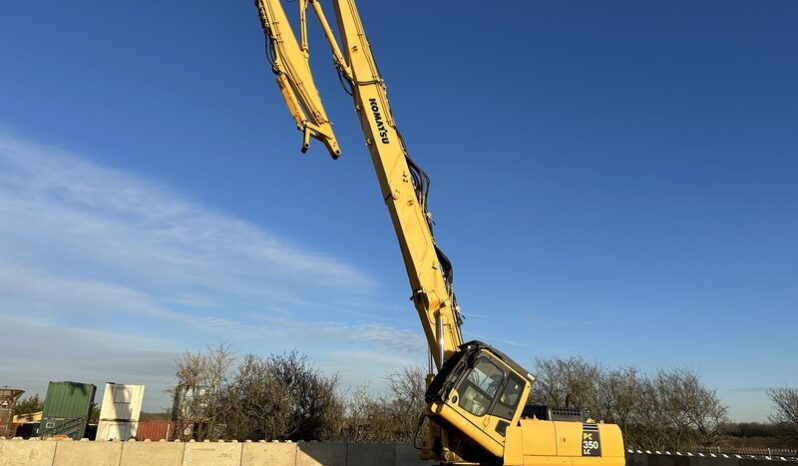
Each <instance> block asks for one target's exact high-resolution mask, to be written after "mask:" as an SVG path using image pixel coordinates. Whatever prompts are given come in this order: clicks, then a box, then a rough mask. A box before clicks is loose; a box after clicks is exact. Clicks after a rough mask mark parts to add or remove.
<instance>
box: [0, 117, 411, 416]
mask: <svg viewBox="0 0 798 466" xmlns="http://www.w3.org/2000/svg"><path fill="white" fill-rule="evenodd" d="M378 288H379V284H378V283H375V282H374V280H373V279H372V278H371V277H370V275H369V274H368V273H367V272H365V271H363V270H361V269H360V268H358V267H357V266H356V265H353V264H350V263H347V262H346V261H345V260H343V259H341V258H337V257H335V256H333V255H331V254H328V253H325V252H323V251H314V250H312V249H311V248H309V247H307V246H305V245H302V244H298V243H296V242H294V241H289V240H286V239H285V238H283V237H281V236H280V235H279V234H277V233H275V232H273V231H270V230H269V229H267V228H265V227H263V226H260V225H255V224H253V223H251V222H248V221H246V220H242V219H240V218H236V217H233V216H231V215H228V214H225V213H223V212H219V211H217V210H215V209H211V208H208V207H206V206H204V205H202V204H200V203H198V202H196V201H194V200H192V199H191V198H190V197H189V196H187V195H186V194H183V193H180V192H177V191H175V190H173V189H171V188H170V187H169V186H167V185H166V184H165V183H162V182H159V181H156V180H153V179H149V178H146V177H143V176H140V175H136V174H131V173H126V172H123V171H120V170H115V169H111V168H106V167H101V166H99V165H96V164H94V163H91V162H89V161H88V160H86V159H85V158H82V157H80V156H77V155H75V154H71V153H69V152H67V151H64V150H61V149H58V148H53V147H48V146H43V145H40V144H35V143H31V142H28V141H23V140H20V139H18V138H15V137H12V136H9V135H3V134H2V133H0V322H2V323H1V324H0V328H3V329H4V330H5V329H8V328H12V327H7V325H8V326H13V328H14V331H13V332H11V333H12V334H13V335H12V337H10V338H9V339H5V340H4V347H6V348H14V349H15V350H14V351H12V354H11V356H10V357H7V358H6V360H5V361H4V362H2V363H0V381H1V382H2V383H9V384H22V385H23V387H22V388H25V387H26V386H29V387H36V388H35V390H36V391H41V390H42V389H43V388H42V387H43V386H46V381H48V380H56V379H81V378H83V379H85V380H86V381H100V382H103V381H107V380H115V381H124V382H129V383H151V384H152V385H153V388H154V390H153V389H151V388H150V387H148V389H147V393H148V394H147V395H146V397H145V404H147V406H148V408H149V409H152V408H153V406H154V405H158V406H155V407H156V408H157V407H159V406H160V405H162V404H163V403H166V402H168V400H166V399H165V398H164V397H163V395H162V393H161V395H159V392H161V391H162V389H163V387H165V386H167V385H168V384H170V383H172V382H171V379H172V371H173V369H172V365H173V361H174V356H175V354H177V353H179V352H180V351H182V350H183V349H187V348H188V349H194V348H201V347H203V346H204V345H205V344H206V343H213V342H214V341H216V340H219V339H221V340H226V341H230V342H232V343H233V345H234V349H235V350H236V351H239V352H257V353H261V354H268V353H270V352H282V351H284V350H286V349H291V348H297V349H299V350H301V351H303V352H305V353H307V354H309V355H310V356H311V358H313V359H317V360H327V361H328V362H329V363H330V364H341V363H344V361H342V360H341V357H342V355H346V354H349V355H360V357H358V358H356V359H357V361H358V363H357V365H355V366H351V367H349V368H347V372H346V373H347V374H350V375H351V376H352V377H353V378H355V379H357V378H361V379H362V378H364V377H366V378H367V377H378V376H382V375H384V374H385V367H384V363H385V361H384V360H382V359H379V358H376V359H375V358H367V357H363V355H366V354H369V353H374V354H376V353H383V354H388V355H390V354H394V355H397V354H401V355H402V357H401V358H389V359H391V360H396V361H399V360H401V361H405V358H410V359H412V358H418V359H420V360H422V361H423V360H424V357H425V356H424V353H425V346H426V345H425V342H424V339H423V337H422V335H421V332H420V331H417V330H416V323H415V322H414V321H413V316H414V315H415V313H414V312H412V309H410V308H408V309H407V311H408V313H407V317H408V318H407V320H403V319H401V318H399V319H396V320H390V319H388V318H382V319H379V318H375V319H374V320H373V321H372V320H370V319H371V316H373V315H376V316H387V315H391V313H390V312H388V310H391V311H393V310H394V309H393V308H394V307H395V304H394V303H386V304H383V303H381V302H380V300H378V299H376V298H375V294H376V291H377V290H378ZM394 314H395V313H394ZM364 319H366V320H364ZM410 322H413V323H412V324H410ZM409 325H412V327H413V329H412V331H411V330H408V329H406V327H409ZM6 333H8V332H6ZM4 338H5V337H4ZM335 352H337V353H335ZM334 354H337V356H334ZM328 355H331V356H328ZM331 369H333V370H330V372H335V370H334V367H333V368H331ZM25 384H27V385H25ZM153 396H154V397H155V398H152V397H153ZM148 399H149V401H146V400H148Z"/></svg>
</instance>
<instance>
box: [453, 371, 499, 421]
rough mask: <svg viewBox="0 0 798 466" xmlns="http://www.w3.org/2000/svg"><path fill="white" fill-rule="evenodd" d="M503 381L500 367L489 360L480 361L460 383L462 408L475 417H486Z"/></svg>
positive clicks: (460, 403) (459, 390)
mask: <svg viewBox="0 0 798 466" xmlns="http://www.w3.org/2000/svg"><path fill="white" fill-rule="evenodd" d="M503 381H504V372H502V370H501V369H500V368H499V367H498V366H496V365H495V364H493V363H492V362H490V361H489V360H487V359H484V358H482V359H480V360H479V361H478V362H477V363H476V364H475V365H474V368H473V369H471V372H469V373H468V376H466V378H465V379H463V381H462V382H461V383H460V387H459V388H458V392H460V400H459V405H460V407H461V408H463V409H465V410H466V411H468V412H470V413H471V414H474V415H475V416H482V415H484V414H485V413H487V412H488V409H490V405H491V402H492V401H493V399H494V398H495V397H496V395H497V393H498V392H499V389H500V388H501V385H502V382H503Z"/></svg>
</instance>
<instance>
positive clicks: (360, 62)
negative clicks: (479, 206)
mask: <svg viewBox="0 0 798 466" xmlns="http://www.w3.org/2000/svg"><path fill="white" fill-rule="evenodd" d="M298 3H299V9H300V29H301V43H298V42H297V41H296V37H295V36H294V33H293V31H292V28H291V25H290V24H289V23H288V21H287V19H286V15H285V12H284V11H283V8H282V5H281V3H280V1H279V0H257V1H256V5H257V6H258V11H259V12H260V18H261V23H262V25H263V28H264V31H265V33H266V37H267V41H268V44H267V49H268V50H269V51H270V53H271V55H270V58H271V60H272V68H273V70H274V72H275V73H276V74H277V83H278V85H279V87H280V90H281V92H282V93H283V97H284V98H285V100H286V103H287V104H288V109H289V111H290V112H291V114H292V115H293V117H294V120H295V121H296V123H297V126H298V127H299V129H300V130H302V131H303V134H304V140H303V144H302V147H303V151H304V150H306V149H307V147H308V142H309V140H308V138H309V137H312V138H315V139H318V140H319V141H321V142H322V143H324V144H325V146H327V149H328V151H330V153H331V155H332V156H333V157H334V158H337V156H338V155H339V154H340V149H339V148H338V144H337V142H336V139H335V136H334V135H333V132H332V126H331V124H330V122H329V120H328V119H327V116H326V112H325V111H324V107H323V105H322V102H321V99H320V98H319V93H318V90H317V89H316V87H315V85H314V83H313V77H312V75H311V73H310V68H309V66H308V56H309V50H308V46H307V39H306V37H307V34H306V32H305V31H306V24H307V20H306V10H307V6H308V5H310V6H312V8H313V11H314V13H315V14H316V16H317V17H318V19H319V22H320V23H321V26H322V29H323V31H324V34H325V37H326V38H327V40H328V42H329V43H330V47H331V49H332V54H333V61H334V63H335V66H336V68H337V70H338V72H339V76H340V77H341V79H342V80H343V81H344V82H345V84H346V85H347V86H348V87H349V90H350V92H351V94H352V98H353V100H354V104H355V109H356V111H357V114H358V116H359V118H360V124H361V126H362V128H363V133H364V135H365V137H366V144H367V145H368V149H369V153H370V154H371V160H372V162H373V164H374V169H375V170H376V173H377V179H378V180H379V183H380V189H381V191H382V197H383V200H384V201H385V204H386V206H387V207H388V211H389V212H390V215H391V220H392V222H393V226H394V230H395V231H396V235H397V238H398V240H399V247H400V249H401V251H402V258H403V260H404V264H405V268H406V269H407V276H408V279H409V281H410V287H411V289H412V297H411V299H412V300H413V303H414V304H415V307H416V310H417V311H418V315H419V317H420V319H421V325H422V327H423V329H424V334H425V336H426V338H427V342H428V344H429V349H430V352H431V354H432V357H433V359H434V361H435V365H436V367H437V368H439V369H440V368H441V367H442V366H443V363H444V361H445V360H446V359H448V358H449V357H450V356H451V355H452V354H454V352H456V351H457V350H458V348H459V347H460V345H462V343H463V338H462V336H461V334H460V324H461V323H462V318H461V316H460V311H459V308H458V307H457V301H456V298H455V295H454V290H453V289H452V268H451V264H450V263H449V260H448V259H447V258H446V256H445V255H444V254H443V252H442V251H441V250H440V248H438V246H437V245H436V243H435V238H434V236H433V233H432V217H431V215H430V213H429V211H428V210H427V205H426V200H427V190H428V188H429V178H428V177H427V175H426V174H425V173H424V172H423V171H422V170H421V169H420V168H419V167H418V166H417V165H416V164H415V163H414V162H413V161H412V160H411V159H410V157H409V155H408V153H407V149H406V147H405V144H404V141H403V140H402V138H401V135H400V133H399V130H398V129H397V127H396V123H395V120H394V118H393V114H392V113H391V106H390V103H389V102H388V96H387V93H386V88H385V81H383V79H382V77H381V76H380V73H379V70H378V69H377V64H376V62H375V61H374V56H373V55H372V53H371V47H370V46H369V43H368V40H367V39H366V35H365V33H364V32H363V25H362V24H361V22H360V17H359V15H358V12H357V9H356V7H355V4H354V2H352V1H351V0H338V1H335V2H334V7H335V13H336V17H337V19H338V30H339V32H340V34H341V37H342V39H343V46H342V47H341V46H339V45H338V42H337V40H336V38H335V35H334V33H333V31H332V29H331V27H330V25H329V23H328V22H327V19H326V17H325V15H324V12H323V10H322V8H321V5H320V4H319V2H318V1H316V0H299V2H298ZM309 120H310V121H309Z"/></svg>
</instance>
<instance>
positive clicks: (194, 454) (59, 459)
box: [0, 439, 796, 466]
mask: <svg viewBox="0 0 798 466" xmlns="http://www.w3.org/2000/svg"><path fill="white" fill-rule="evenodd" d="M773 460H776V461H779V462H782V461H784V460H781V458H778V457H773ZM790 463H791V464H796V462H795V461H791V462H790ZM432 464H433V463H431V462H428V461H421V460H419V459H418V453H417V452H416V450H415V449H414V448H413V446H412V445H404V444H390V443H386V444H381V443H348V444H347V443H336V442H298V443H294V442H244V443H238V442H188V443H181V442H166V441H160V442H150V441H143V442H136V441H127V442H113V441H111V442H103V441H100V442H89V441H85V440H81V441H74V440H59V441H56V440H19V439H14V440H3V439H0V466H150V465H152V466H264V465H268V466H430V465H432ZM626 466H775V465H774V463H773V461H769V460H766V459H753V458H750V457H748V458H746V457H738V456H735V455H704V456H697V455H696V456H688V455H678V454H675V455H670V454H657V453H648V452H629V453H628V454H627V455H626Z"/></svg>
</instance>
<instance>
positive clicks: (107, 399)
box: [100, 382, 144, 421]
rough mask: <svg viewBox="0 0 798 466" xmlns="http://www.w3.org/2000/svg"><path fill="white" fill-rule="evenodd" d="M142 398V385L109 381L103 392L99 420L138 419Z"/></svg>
mask: <svg viewBox="0 0 798 466" xmlns="http://www.w3.org/2000/svg"><path fill="white" fill-rule="evenodd" d="M143 399H144V385H130V384H121V383H112V382H109V383H107V384H105V391H104V392H103V399H102V408H101V410H100V420H101V421H102V420H105V421H138V420H139V416H140V415H141V402H142V400H143Z"/></svg>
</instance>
